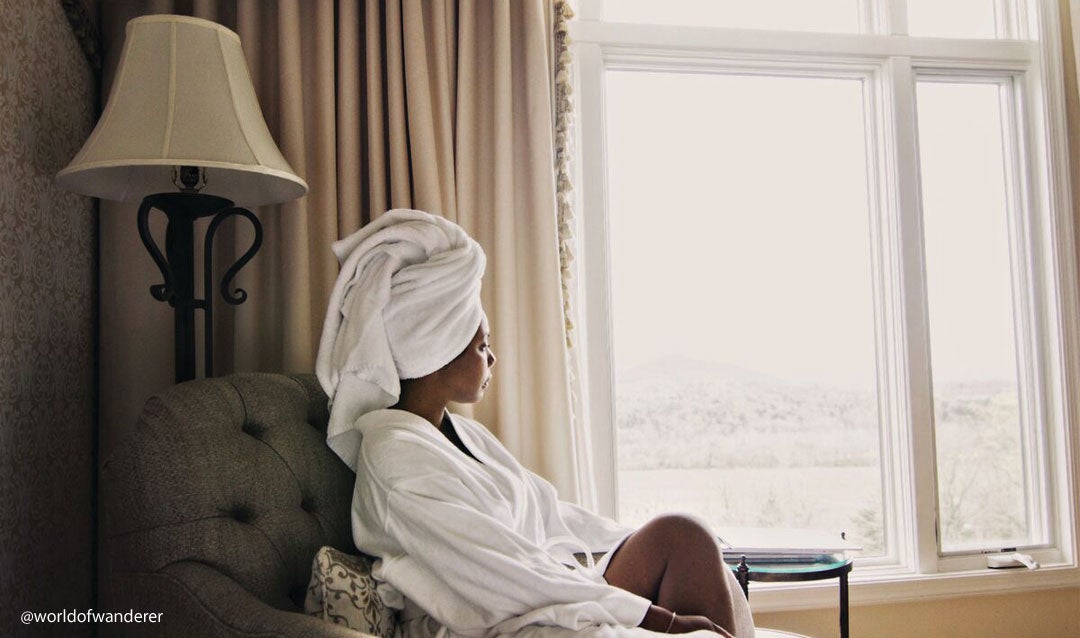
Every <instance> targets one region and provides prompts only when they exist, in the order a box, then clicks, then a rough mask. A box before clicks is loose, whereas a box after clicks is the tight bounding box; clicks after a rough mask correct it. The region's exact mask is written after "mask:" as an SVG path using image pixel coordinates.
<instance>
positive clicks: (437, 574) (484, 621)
mask: <svg viewBox="0 0 1080 638" xmlns="http://www.w3.org/2000/svg"><path fill="white" fill-rule="evenodd" d="M452 419H453V423H454V428H455V430H456V431H457V433H458V436H459V437H460V438H461V440H462V442H463V443H464V445H465V446H466V447H467V448H468V449H469V451H470V452H472V453H473V454H474V455H475V456H476V459H477V460H479V461H480V462H479V463H478V462H477V460H474V459H472V458H470V457H468V456H467V455H465V454H464V453H463V452H462V451H461V450H459V449H457V448H456V447H455V446H454V444H453V443H451V442H450V441H449V440H448V439H447V438H446V437H445V436H443V434H442V433H441V432H439V431H438V430H436V429H435V428H434V427H433V426H432V425H431V424H430V423H428V422H427V421H426V420H424V419H423V418H421V417H419V416H416V415H414V414H412V413H410V412H405V411H402V410H377V411H375V412H369V413H367V414H365V415H364V416H362V417H360V419H359V420H358V421H357V423H356V426H357V428H358V429H359V430H360V433H361V436H362V444H361V447H360V453H359V457H358V459H357V480H356V488H355V491H354V493H353V509H352V525H353V539H354V541H355V542H356V546H357V547H358V548H359V549H360V550H361V551H363V552H365V553H368V554H372V555H374V556H377V557H379V558H380V559H381V560H380V561H379V562H377V563H376V565H375V570H374V576H375V578H376V579H378V580H379V581H382V583H383V584H382V585H380V594H381V595H382V597H383V599H384V600H386V601H387V602H388V603H391V604H393V603H395V602H398V603H399V604H400V602H401V601H400V597H399V595H398V592H400V594H403V595H404V597H405V599H407V601H409V602H410V603H411V602H412V601H415V603H416V605H417V606H420V607H421V608H422V610H423V612H424V613H426V614H428V615H430V616H431V617H432V618H434V619H435V620H437V621H438V622H439V623H440V624H442V625H444V626H446V627H447V628H448V629H450V630H451V631H452V632H453V633H455V634H460V635H463V636H482V635H485V634H487V633H488V631H489V630H490V629H491V628H493V627H494V628H496V629H495V633H509V632H512V631H515V630H516V629H518V628H520V627H523V626H525V625H529V624H534V623H538V624H542V625H549V626H559V627H566V628H569V629H583V628H585V627H587V626H590V625H596V624H606V625H623V626H629V627H634V626H636V625H637V624H638V623H639V622H641V619H642V618H643V617H644V615H645V612H646V611H647V610H648V608H649V605H650V601H649V600H648V599H645V598H642V597H640V596H636V595H634V594H631V593H630V592H627V591H625V590H622V589H619V588H617V587H612V586H610V585H608V584H606V583H605V582H604V580H603V569H604V568H606V562H607V561H606V559H605V560H604V561H602V564H598V565H596V566H595V567H593V568H592V569H589V568H582V567H580V566H578V563H577V561H576V560H575V559H574V556H573V554H574V553H575V552H602V551H607V550H610V549H612V548H614V547H617V545H618V544H619V543H620V542H621V540H622V539H623V538H625V537H626V536H627V535H628V534H629V533H630V532H631V531H632V530H630V529H628V528H624V527H621V526H619V525H617V524H616V523H614V522H613V521H611V520H609V519H606V518H602V517H599V516H596V515H594V514H591V513H589V512H588V511H586V510H584V509H582V508H580V507H577V506H574V505H571V504H569V503H564V502H561V501H559V499H558V496H557V495H556V492H555V489H554V488H553V487H552V486H551V484H549V483H548V482H547V481H545V480H543V479H542V478H540V477H539V476H537V475H535V474H533V473H532V472H529V471H528V470H526V469H525V468H524V467H522V466H521V464H520V463H518V462H517V460H516V459H514V457H513V456H512V455H511V454H510V453H509V452H508V451H507V450H506V448H504V447H503V446H502V444H500V443H499V441H498V440H497V439H496V438H495V437H494V436H492V435H491V433H490V432H488V431H487V429H486V428H484V427H483V426H481V425H480V424H478V423H476V422H475V421H471V420H469V419H466V418H464V417H461V416H458V415H453V416H452ZM395 599H397V601H395ZM410 607H411V604H409V605H406V613H405V617H406V621H407V624H406V634H409V633H418V632H410V631H409V630H408V627H409V626H410V625H415V624H417V623H410V622H409V621H412V620H413V619H414V618H410V616H412V617H415V616H416V615H417V613H416V611H415V610H414V609H410ZM424 625H425V626H426V623H424Z"/></svg>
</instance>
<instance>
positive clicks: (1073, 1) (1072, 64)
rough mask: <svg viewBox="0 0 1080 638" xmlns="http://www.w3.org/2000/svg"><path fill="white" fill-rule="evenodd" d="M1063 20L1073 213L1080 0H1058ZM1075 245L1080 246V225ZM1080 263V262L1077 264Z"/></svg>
mask: <svg viewBox="0 0 1080 638" xmlns="http://www.w3.org/2000/svg"><path fill="white" fill-rule="evenodd" d="M1058 12H1059V14H1060V19H1061V54H1062V67H1063V69H1062V70H1063V75H1064V76H1065V107H1066V108H1065V113H1066V128H1067V131H1068V136H1069V139H1068V147H1069V183H1070V184H1071V186H1072V205H1073V216H1074V217H1076V215H1077V214H1078V213H1077V211H1078V210H1080V209H1078V207H1080V77H1078V76H1077V72H1078V69H1080V41H1077V37H1078V36H1080V0H1058ZM1074 241H1076V245H1077V246H1080V224H1077V235H1076V236H1075V237H1074ZM1078 266H1080V264H1078Z"/></svg>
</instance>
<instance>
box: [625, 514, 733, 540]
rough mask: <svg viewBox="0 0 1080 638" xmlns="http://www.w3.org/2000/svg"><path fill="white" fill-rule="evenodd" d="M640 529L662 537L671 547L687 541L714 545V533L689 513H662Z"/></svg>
mask: <svg viewBox="0 0 1080 638" xmlns="http://www.w3.org/2000/svg"><path fill="white" fill-rule="evenodd" d="M641 529H642V531H645V530H649V531H650V532H651V533H653V534H656V535H658V536H660V537H662V538H663V539H664V540H665V541H666V544H669V545H670V546H673V547H678V546H680V545H685V544H687V543H694V544H701V545H711V546H716V535H715V534H714V533H713V532H712V530H710V529H709V526H708V524H706V523H705V522H704V521H703V520H701V519H700V518H697V517H696V516H692V515H689V514H681V513H672V514H662V515H660V516H657V517H656V518H654V519H652V520H651V521H649V522H648V523H646V524H645V525H644V526H643V527H642V528H641Z"/></svg>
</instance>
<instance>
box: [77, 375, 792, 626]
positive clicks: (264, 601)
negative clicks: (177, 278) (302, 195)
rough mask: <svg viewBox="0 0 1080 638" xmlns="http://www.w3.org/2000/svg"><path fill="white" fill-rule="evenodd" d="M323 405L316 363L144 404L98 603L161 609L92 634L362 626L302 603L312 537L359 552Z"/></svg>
mask: <svg viewBox="0 0 1080 638" xmlns="http://www.w3.org/2000/svg"><path fill="white" fill-rule="evenodd" d="M328 416H329V415H328V413H327V407H326V395H325V394H324V393H323V391H322V388H320V387H319V384H318V382H317V381H316V379H315V376H314V375H311V374H298V375H283V374H237V375H233V376H229V377H221V378H216V379H205V380H200V381H190V382H187V383H182V384H180V385H177V386H173V387H172V388H169V389H168V390H166V391H164V392H162V393H161V394H159V395H157V396H154V397H152V398H151V399H150V400H149V401H147V403H146V406H145V407H144V408H143V412H142V415H141V416H140V417H139V423H138V425H137V427H136V429H135V431H134V432H133V433H132V434H131V436H130V437H128V438H127V439H126V440H124V441H123V442H121V444H120V445H119V446H117V449H116V450H115V451H114V452H113V453H112V454H111V455H110V457H109V458H108V459H106V461H105V463H104V464H103V466H102V471H101V484H100V491H101V511H102V565H101V567H102V573H101V594H102V610H104V611H127V610H134V611H136V612H161V613H162V614H163V616H162V617H161V620H160V622H157V623H154V624H148V623H144V624H133V623H127V624H105V625H101V626H99V628H98V630H99V635H102V636H106V637H108V636H198V637H199V638H219V637H220V638H225V637H229V638H235V637H239V636H249V637H250V636H259V637H271V636H278V637H283V638H285V637H293V636H295V637H300V636H304V637H307V638H356V637H357V636H358V635H361V634H358V633H357V632H354V631H352V630H350V629H346V628H344V627H341V626H338V625H333V624H331V623H328V622H326V621H324V620H321V619H318V618H315V617H314V616H308V615H305V614H304V613H303V606H304V598H305V596H306V594H307V585H308V582H309V579H310V576H311V563H312V559H313V558H314V556H315V553H316V552H317V551H318V550H319V548H320V547H322V546H324V545H329V546H332V547H335V548H337V549H339V550H342V551H344V552H346V553H356V548H355V547H354V546H353V542H352V534H351V531H350V525H351V523H350V506H351V499H352V488H353V482H354V481H355V475H354V474H353V473H352V471H350V470H349V468H348V467H346V465H345V464H344V463H342V462H341V461H340V460H339V459H338V458H337V457H336V456H335V455H334V453H333V452H331V451H330V449H329V448H328V447H327V446H326V443H325V438H326V423H327V419H328ZM731 579H732V582H734V576H732V577H731ZM756 635H757V636H758V637H759V638H779V637H781V636H788V637H792V636H794V634H786V633H783V632H770V631H765V630H761V629H759V630H757V633H756ZM795 638H797V637H795Z"/></svg>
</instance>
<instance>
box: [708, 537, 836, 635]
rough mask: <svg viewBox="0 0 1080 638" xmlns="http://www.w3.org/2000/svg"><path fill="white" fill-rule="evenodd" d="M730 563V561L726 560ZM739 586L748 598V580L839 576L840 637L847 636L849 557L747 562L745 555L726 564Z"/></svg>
mask: <svg viewBox="0 0 1080 638" xmlns="http://www.w3.org/2000/svg"><path fill="white" fill-rule="evenodd" d="M729 565H730V564H729ZM730 566H731V568H732V569H733V570H735V578H736V579H738V581H739V585H740V586H742V590H743V595H744V596H746V599H747V600H750V581H752V580H753V581H757V582H764V583H790V582H798V581H807V580H825V579H828V578H839V579H840V638H848V574H850V573H851V566H852V563H851V559H850V558H846V557H844V556H822V557H820V558H819V559H818V560H815V561H814V562H812V563H769V562H767V559H762V560H761V561H760V562H759V561H755V564H753V565H750V564H748V563H747V561H746V556H742V557H740V558H739V563H738V565H730Z"/></svg>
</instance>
